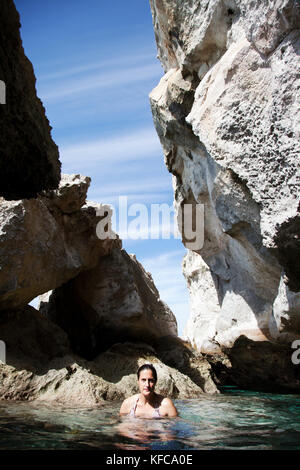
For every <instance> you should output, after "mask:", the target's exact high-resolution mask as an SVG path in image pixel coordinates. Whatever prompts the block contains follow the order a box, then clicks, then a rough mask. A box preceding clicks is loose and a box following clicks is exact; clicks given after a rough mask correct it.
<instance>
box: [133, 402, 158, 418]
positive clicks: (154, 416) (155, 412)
mask: <svg viewBox="0 0 300 470" xmlns="http://www.w3.org/2000/svg"><path fill="white" fill-rule="evenodd" d="M138 401H139V397H138V398H137V400H136V402H135V403H134V404H133V406H132V408H131V410H130V413H129V415H130V416H134V417H136V416H135V410H136V407H137V404H138ZM152 418H161V416H160V412H159V406H158V407H157V408H154V413H153V416H152Z"/></svg>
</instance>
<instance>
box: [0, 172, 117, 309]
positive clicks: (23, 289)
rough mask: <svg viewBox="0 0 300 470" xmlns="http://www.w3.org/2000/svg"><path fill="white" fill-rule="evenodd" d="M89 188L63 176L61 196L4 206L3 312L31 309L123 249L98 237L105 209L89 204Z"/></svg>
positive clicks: (0, 217) (0, 209)
mask: <svg viewBox="0 0 300 470" xmlns="http://www.w3.org/2000/svg"><path fill="white" fill-rule="evenodd" d="M89 184H90V178H87V177H84V176H80V175H63V177H62V179H61V182H60V184H59V188H58V189H57V190H53V191H48V192H47V193H45V194H44V195H40V196H39V197H38V198H36V199H27V200H25V199H24V200H19V201H6V200H4V199H2V200H1V204H0V265H1V270H0V310H2V311H3V310H7V309H18V308H22V307H24V306H26V305H27V304H28V303H29V302H30V301H31V300H32V299H34V298H35V297H36V296H38V295H39V294H43V293H44V292H47V291H49V290H50V289H54V288H55V287H58V286H60V285H61V284H63V283H64V282H67V281H68V280H69V279H71V278H73V277H75V276H76V275H77V274H79V273H80V272H81V271H83V270H85V269H90V268H92V267H94V266H96V265H97V262H98V259H99V258H100V257H101V256H104V255H107V254H108V253H109V252H110V251H111V250H112V248H113V247H114V246H120V245H121V242H120V240H119V239H118V238H116V239H112V240H110V239H106V240H100V239H99V238H98V237H97V235H96V226H97V224H98V222H99V221H100V220H101V216H100V215H98V212H97V211H99V210H100V207H101V205H100V204H98V205H97V204H91V203H90V204H85V198H86V193H87V190H88V187H89ZM103 207H104V206H102V208H103Z"/></svg>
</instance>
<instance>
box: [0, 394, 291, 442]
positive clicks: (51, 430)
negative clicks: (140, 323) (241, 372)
mask: <svg viewBox="0 0 300 470" xmlns="http://www.w3.org/2000/svg"><path fill="white" fill-rule="evenodd" d="M222 392H223V393H222V394H220V395H203V396H201V397H199V398H197V399H189V400H174V402H175V405H176V407H177V409H178V412H179V417H177V418H172V419H141V418H130V417H122V418H120V417H119V416H118V410H119V407H120V403H109V404H107V405H106V406H104V407H101V408H92V409H88V408H82V409H78V408H66V407H62V406H58V405H49V404H37V403H7V402H0V449H10V450H12V449H78V450H79V449H105V450H112V449H121V450H143V449H151V450H192V449H194V450H203V449H222V450H228V449H230V450H233V449H238V450H241V449H247V450H252V449H254V450H271V449H273V450H283V449H284V450H300V395H279V394H272V393H262V392H251V391H242V390H238V389H237V388H235V387H224V388H223V389H222Z"/></svg>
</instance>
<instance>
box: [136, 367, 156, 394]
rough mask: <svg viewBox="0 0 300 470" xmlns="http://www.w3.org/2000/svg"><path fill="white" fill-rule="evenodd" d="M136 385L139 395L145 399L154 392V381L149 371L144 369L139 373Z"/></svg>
mask: <svg viewBox="0 0 300 470" xmlns="http://www.w3.org/2000/svg"><path fill="white" fill-rule="evenodd" d="M138 384H139V390H140V393H142V394H143V395H144V396H145V397H147V396H149V395H150V394H151V393H153V392H154V389H155V379H154V377H153V372H152V370H151V369H144V370H142V371H141V372H140V377H139V380H138Z"/></svg>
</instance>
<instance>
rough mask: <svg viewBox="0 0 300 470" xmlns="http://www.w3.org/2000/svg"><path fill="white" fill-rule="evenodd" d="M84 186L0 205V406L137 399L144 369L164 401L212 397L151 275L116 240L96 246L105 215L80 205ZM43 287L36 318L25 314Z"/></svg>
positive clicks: (81, 180)
mask: <svg viewBox="0 0 300 470" xmlns="http://www.w3.org/2000/svg"><path fill="white" fill-rule="evenodd" d="M89 184H90V178H87V177H84V176H81V175H63V176H62V180H61V182H60V185H59V188H58V189H57V190H51V191H50V190H49V191H46V192H44V193H43V194H41V195H39V196H38V197H37V198H36V199H29V200H23V201H6V200H3V199H2V201H1V222H2V224H1V237H0V261H1V271H0V272H1V277H0V281H1V283H0V285H1V298H0V309H1V312H0V336H1V341H4V344H5V346H6V364H0V399H6V400H46V401H59V402H61V403H65V404H68V405H71V406H72V405H73V406H74V405H84V406H85V405H87V406H94V405H101V404H103V403H104V401H105V400H114V399H115V400H121V399H122V398H125V396H128V394H130V393H135V392H136V391H137V388H136V386H137V381H136V370H137V368H138V367H139V365H141V364H142V363H143V362H146V361H148V362H153V363H155V364H156V366H157V369H158V372H159V376H160V382H159V387H158V390H159V391H161V392H163V393H167V394H169V395H170V396H173V397H174V398H175V397H181V398H184V397H186V398H187V397H193V396H198V395H199V394H200V393H203V392H207V393H217V392H218V390H217V387H216V386H215V384H214V381H213V379H212V371H211V367H210V365H209V363H208V362H207V360H206V359H204V358H203V357H202V356H201V355H200V356H199V355H197V354H194V353H193V351H191V350H190V349H189V348H188V347H187V346H186V345H184V344H183V343H182V342H181V341H180V340H179V339H178V338H177V336H176V335H177V324H176V319H175V317H174V315H173V313H172V312H171V310H170V309H169V308H168V306H167V305H166V304H164V303H163V302H162V301H161V300H160V298H159V294H158V291H157V289H156V287H155V285H154V283H153V280H152V278H151V275H150V274H149V273H147V272H146V271H145V270H144V269H143V267H142V266H141V265H140V263H139V262H138V261H137V260H136V258H135V257H134V256H130V255H128V254H127V253H126V252H125V251H124V250H123V249H122V248H121V240H120V239H119V238H118V237H117V236H115V238H108V239H105V240H100V239H99V238H98V237H97V235H96V234H97V224H98V222H99V221H100V220H102V219H103V214H106V213H110V208H109V207H108V206H103V205H100V204H96V203H86V202H85V199H86V193H87V189H88V186H89ZM100 209H101V211H100ZM49 287H50V288H51V289H52V291H51V295H50V294H49V293H48V294H47V295H46V296H47V297H48V298H49V302H48V303H46V302H45V301H44V302H41V311H40V312H39V311H37V310H35V309H34V308H33V307H31V306H28V305H27V303H28V302H29V301H30V300H31V299H32V298H33V297H35V296H36V295H37V294H42V293H43V292H44V291H45V290H48V289H49ZM42 298H43V299H44V300H45V296H42ZM130 341H131V343H130ZM118 343H119V344H118ZM150 343H151V344H150ZM167 345H168V346H167ZM175 357H177V358H178V366H176V361H175V362H174V358H175ZM172 358H173V360H172Z"/></svg>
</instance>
